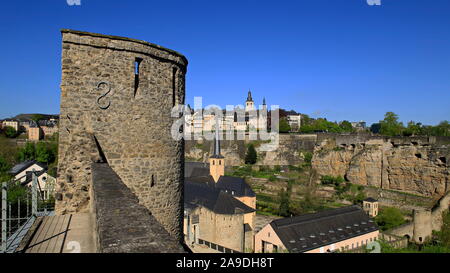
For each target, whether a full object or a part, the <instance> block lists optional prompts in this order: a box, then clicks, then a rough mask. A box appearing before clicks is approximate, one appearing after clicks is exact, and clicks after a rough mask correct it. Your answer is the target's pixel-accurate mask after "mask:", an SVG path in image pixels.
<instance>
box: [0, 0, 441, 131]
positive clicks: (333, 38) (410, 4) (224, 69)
mask: <svg viewBox="0 0 450 273" xmlns="http://www.w3.org/2000/svg"><path fill="white" fill-rule="evenodd" d="M0 14H1V16H0V32H1V35H2V38H1V42H0V62H1V63H0V118H5V117H10V116H14V115H16V114H19V113H35V112H39V113H59V93H60V91H59V84H60V78H61V72H60V69H61V65H60V56H61V35H60V32H59V31H60V29H62V28H70V29H75V30H83V31H90V32H97V33H103V34H111V35H119V36H126V37H131V38H136V39H141V40H146V41H149V42H153V43H156V44H160V45H162V46H165V47H168V48H171V49H174V50H177V51H179V52H181V53H182V54H184V55H185V56H186V57H187V58H188V60H189V67H188V74H187V76H186V79H187V84H186V92H187V102H188V103H190V104H191V105H193V98H194V96H202V97H203V103H204V105H208V104H218V105H220V106H222V107H224V108H225V106H226V105H227V104H233V105H236V104H243V103H244V101H245V99H246V95H247V91H248V89H249V88H250V89H251V90H252V92H253V98H254V99H255V101H256V103H261V102H262V98H263V97H266V100H267V103H268V104H269V105H273V104H277V105H280V107H282V108H285V109H288V110H289V109H294V110H297V111H299V112H301V113H306V114H309V115H311V116H313V117H318V116H321V117H326V118H328V119H329V120H332V121H334V120H350V121H354V120H366V121H367V122H368V123H369V124H370V123H372V122H377V121H378V120H380V119H382V118H383V115H384V113H385V112H387V111H393V112H395V113H397V114H398V115H399V116H400V118H401V120H402V121H404V122H407V121H409V120H415V121H421V122H423V123H425V124H437V123H438V122H439V121H442V120H450V107H449V102H450V16H449V14H450V1H448V0H433V1H426V0H421V1H419V0H417V1H415V0H381V6H369V5H367V3H366V1H365V0H308V1H306V0H296V1H263V0H241V1H232V0H226V1H219V0H205V1H203V0H202V1H200V0H183V1H151V0H146V1H137V0H126V1H125V0H109V1H106V0H105V1H103V0H81V6H69V5H68V4H67V2H66V0H39V1H36V0H35V1H3V2H2V7H1V10H0Z"/></svg>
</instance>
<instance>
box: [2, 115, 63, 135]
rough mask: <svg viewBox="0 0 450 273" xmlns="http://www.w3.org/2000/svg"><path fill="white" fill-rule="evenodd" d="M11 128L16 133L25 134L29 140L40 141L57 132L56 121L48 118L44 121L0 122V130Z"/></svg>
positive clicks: (7, 120) (10, 120)
mask: <svg viewBox="0 0 450 273" xmlns="http://www.w3.org/2000/svg"><path fill="white" fill-rule="evenodd" d="M6 127H12V128H14V130H16V131H17V132H18V133H25V134H27V135H28V139H29V140H40V139H43V138H44V137H45V136H53V135H54V134H55V133H57V132H58V119H57V118H49V119H45V120H39V121H37V122H36V121H34V120H19V119H5V120H3V121H0V129H5V128H6Z"/></svg>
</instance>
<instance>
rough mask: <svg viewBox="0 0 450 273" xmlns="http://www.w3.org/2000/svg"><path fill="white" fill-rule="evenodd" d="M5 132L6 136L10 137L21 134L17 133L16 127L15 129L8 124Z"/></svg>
mask: <svg viewBox="0 0 450 273" xmlns="http://www.w3.org/2000/svg"><path fill="white" fill-rule="evenodd" d="M4 133H5V136H6V137H8V138H15V137H17V136H18V135H19V134H18V133H17V131H16V129H14V128H13V127H10V126H6V128H5V130H4Z"/></svg>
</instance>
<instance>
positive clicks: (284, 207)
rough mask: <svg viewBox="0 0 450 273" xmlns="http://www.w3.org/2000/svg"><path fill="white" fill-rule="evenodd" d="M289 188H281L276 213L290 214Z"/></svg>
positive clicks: (281, 214) (285, 215)
mask: <svg viewBox="0 0 450 273" xmlns="http://www.w3.org/2000/svg"><path fill="white" fill-rule="evenodd" d="M289 195H290V194H289V190H285V189H282V190H281V191H280V193H279V194H278V196H279V200H280V206H279V208H278V215H280V216H284V217H287V216H289V214H290V210H289V206H290V202H291V200H290V196H289Z"/></svg>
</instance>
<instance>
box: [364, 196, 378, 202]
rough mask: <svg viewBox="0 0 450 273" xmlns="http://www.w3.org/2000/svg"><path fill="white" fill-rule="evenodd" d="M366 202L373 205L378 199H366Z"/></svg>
mask: <svg viewBox="0 0 450 273" xmlns="http://www.w3.org/2000/svg"><path fill="white" fill-rule="evenodd" d="M364 201H366V202H371V203H373V202H378V200H377V199H374V198H372V197H369V198H366V199H364Z"/></svg>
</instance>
